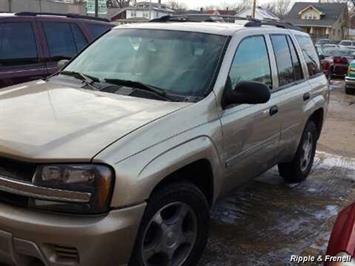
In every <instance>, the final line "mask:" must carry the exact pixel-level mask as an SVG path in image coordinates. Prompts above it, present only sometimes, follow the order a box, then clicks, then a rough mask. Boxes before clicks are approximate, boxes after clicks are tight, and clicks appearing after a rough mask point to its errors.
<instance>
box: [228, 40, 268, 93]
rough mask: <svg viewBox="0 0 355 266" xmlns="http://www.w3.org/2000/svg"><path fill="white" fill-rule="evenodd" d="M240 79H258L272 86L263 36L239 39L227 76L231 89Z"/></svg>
mask: <svg viewBox="0 0 355 266" xmlns="http://www.w3.org/2000/svg"><path fill="white" fill-rule="evenodd" d="M240 81H259V82H262V83H264V84H267V85H268V86H270V87H271V86H272V81H271V70H270V61H269V55H268V52H267V48H266V43H265V39H264V37H263V36H252V37H248V38H246V39H244V40H242V41H241V43H240V44H239V47H238V49H237V52H236V54H235V57H234V59H233V64H232V67H231V70H230V73H229V77H228V83H229V84H227V85H228V86H231V88H232V89H234V88H235V86H236V85H237V84H238V83H239V82H240Z"/></svg>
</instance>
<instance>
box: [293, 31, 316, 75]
mask: <svg viewBox="0 0 355 266" xmlns="http://www.w3.org/2000/svg"><path fill="white" fill-rule="evenodd" d="M295 37H296V40H297V41H298V43H299V45H300V47H301V49H302V54H303V57H304V59H305V61H306V64H307V69H308V73H309V76H310V77H312V76H315V75H317V74H319V73H321V68H320V62H319V57H318V54H317V52H316V49H315V48H314V45H313V42H312V40H311V38H310V37H309V36H306V35H296V36H295Z"/></svg>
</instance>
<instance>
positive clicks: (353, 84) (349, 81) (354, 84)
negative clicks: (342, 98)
mask: <svg viewBox="0 0 355 266" xmlns="http://www.w3.org/2000/svg"><path fill="white" fill-rule="evenodd" d="M345 86H346V87H348V88H355V78H353V77H349V76H346V77H345Z"/></svg>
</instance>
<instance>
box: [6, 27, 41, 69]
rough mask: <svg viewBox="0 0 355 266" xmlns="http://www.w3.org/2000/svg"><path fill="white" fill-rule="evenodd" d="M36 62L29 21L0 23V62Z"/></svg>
mask: <svg viewBox="0 0 355 266" xmlns="http://www.w3.org/2000/svg"><path fill="white" fill-rule="evenodd" d="M36 62H38V54H37V44H36V39H35V35H34V31H33V27H32V23H31V22H10V23H3V24H0V64H2V65H13V64H31V63H36Z"/></svg>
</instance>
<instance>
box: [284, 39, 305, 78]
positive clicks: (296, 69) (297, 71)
mask: <svg viewBox="0 0 355 266" xmlns="http://www.w3.org/2000/svg"><path fill="white" fill-rule="evenodd" d="M287 40H288V46H289V48H290V51H291V58H292V65H293V74H294V77H295V80H300V79H303V73H302V68H301V63H300V59H299V56H298V54H297V51H296V48H295V45H294V43H293V41H292V40H291V38H290V36H287Z"/></svg>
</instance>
